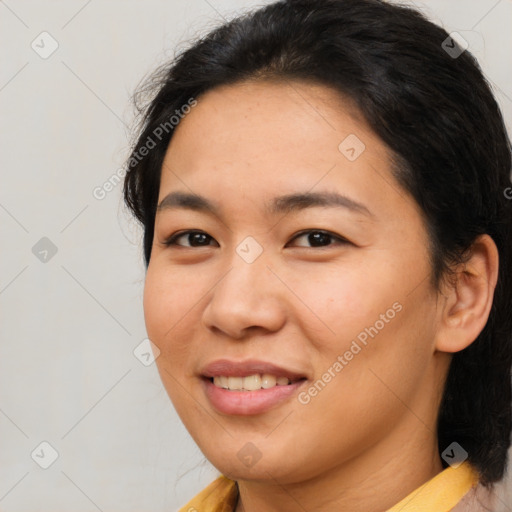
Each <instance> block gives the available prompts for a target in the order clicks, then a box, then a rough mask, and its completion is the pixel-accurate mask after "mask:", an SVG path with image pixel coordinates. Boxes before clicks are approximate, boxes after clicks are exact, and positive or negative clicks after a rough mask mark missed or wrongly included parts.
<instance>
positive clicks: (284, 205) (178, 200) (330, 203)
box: [157, 191, 375, 218]
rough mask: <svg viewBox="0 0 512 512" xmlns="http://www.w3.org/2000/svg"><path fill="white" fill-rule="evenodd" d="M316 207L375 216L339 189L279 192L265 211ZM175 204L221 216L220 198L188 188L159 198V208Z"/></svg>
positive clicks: (162, 209)
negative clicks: (209, 197) (217, 200)
mask: <svg viewBox="0 0 512 512" xmlns="http://www.w3.org/2000/svg"><path fill="white" fill-rule="evenodd" d="M315 207H324V208H332V207H337V208H344V209H347V210H350V211H353V212H356V213H362V214H364V215H367V216H368V217H372V218H373V217H375V215H374V214H373V213H372V212H371V211H370V210H369V209H368V208H367V207H366V206H365V205H363V204H361V203H358V202H357V201H354V200H353V199H350V198H349V197H347V196H344V195H341V194H339V193H337V192H327V191H326V192H297V193H293V194H287V195H283V196H278V197H275V198H273V199H272V200H271V201H270V203H267V204H266V208H265V211H266V212H267V213H268V214H270V215H277V214H281V213H285V214H287V213H290V212H294V211H300V210H305V209H306V208H315ZM174 208H184V209H187V210H194V211H197V212H204V213H210V214H213V215H215V216H219V217H220V216H221V207H220V204H219V203H218V202H216V201H213V200H211V199H207V198H206V197H203V196H201V195H199V194H192V193H188V192H180V191H175V192H170V193H169V194H167V195H166V196H165V197H164V198H163V199H162V201H160V204H159V205H158V206H157V212H162V211H164V210H169V209H174Z"/></svg>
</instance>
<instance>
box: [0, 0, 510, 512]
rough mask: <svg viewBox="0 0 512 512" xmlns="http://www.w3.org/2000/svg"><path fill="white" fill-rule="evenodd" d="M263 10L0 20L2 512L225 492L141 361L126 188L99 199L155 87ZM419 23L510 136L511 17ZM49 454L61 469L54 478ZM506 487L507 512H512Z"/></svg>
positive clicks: (138, 294) (437, 0)
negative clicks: (187, 53) (463, 67)
mask: <svg viewBox="0 0 512 512" xmlns="http://www.w3.org/2000/svg"><path fill="white" fill-rule="evenodd" d="M262 3H266V2H259V3H257V2H252V1H245V2H236V1H235V0H208V1H206V0H190V1H185V0H183V1H177V0H174V1H162V0H160V1H158V0H146V1H144V2H142V1H138V2H136V1H127V0H109V1H108V2H107V1H100V0H89V1H86V0H72V1H69V0H68V1H66V2H64V1H63V0H62V1H55V0H53V1H49V0H47V1H44V2H42V1H41V2H36V1H34V0H29V1H24V2H20V1H18V2H16V1H15V0H8V1H7V2H0V19H1V30H0V52H1V61H2V63H3V65H2V67H1V70H0V107H1V113H2V115H1V117H0V126H1V139H2V151H1V153H0V169H1V172H2V179H3V182H4V185H3V186H2V188H1V189H0V236H1V244H2V251H1V254H2V258H1V274H0V314H1V317H0V319H1V320H0V333H1V344H0V453H1V457H2V464H1V466H0V511H1V512H36V511H49V510H52V511H53V512H64V511H73V512H85V511H97V510H100V511H104V512H107V511H109V512H111V511H123V512H125V511H126V512H128V511H140V510H152V511H155V512H157V511H162V512H163V511H173V510H176V509H178V508H179V507H180V506H182V505H184V504H185V503H186V502H187V501H188V499H190V498H191V497H192V496H193V495H194V494H196V493H197V492H198V491H199V490H200V489H202V488H203V487H204V486H205V485H206V484H208V483H209V482H210V481H211V480H212V479H213V478H214V477H215V476H216V474H217V472H216V470H215V469H214V468H212V467H211V466H210V465H209V463H207V462H205V461H204V457H203V456H202V454H201V452H200V451H199V449H198V448H197V447H196V446H195V444H194V443H193V442H192V440H191V439H190V437H189V436H188V433H187V432H186V430H185V428H184V427H183V426H182V425H181V423H180V421H179V419H178V417H177V415H176V413H175V412H174V410H173V408H172V405H171V403H170V401H169V398H168V397H167V394H166V392H165V390H164V388H163V386H162V384H161V382H160V378H159V376H158V373H157V370H156V367H155V365H154V364H150V365H148V366H145V365H144V364H143V363H142V362H141V360H139V359H138V358H137V357H135V355H134V353H133V351H134V350H135V349H136V347H137V346H138V345H139V344H140V343H141V342H143V340H144V339H145V338H146V333H145V327H144V317H143V311H142V290H143V280H144V266H143V262H142V250H141V243H140V237H141V234H142V233H141V230H140V228H139V227H138V226H137V225H136V223H135V221H133V220H132V219H131V218H130V217H129V215H128V214H127V212H126V211H125V210H124V208H123V205H122V201H121V185H117V186H116V187H114V188H113V190H112V191H110V192H109V193H108V194H106V197H104V198H103V199H101V200H100V199H96V198H95V197H94V195H93V191H94V189H95V188H96V187H101V186H102V184H103V183H105V182H106V181H107V180H108V179H109V178H110V177H111V176H112V175H114V174H115V173H116V172H118V170H119V169H120V168H121V165H122V164H123V160H124V159H125V158H126V156H127V154H128V150H129V143H130V139H129V134H130V131H129V128H130V126H131V123H132V121H133V111H132V108H131V104H130V96H131V94H132V92H133V91H134V89H135V87H136V85H137V84H138V82H139V81H140V79H141V78H142V77H143V75H145V74H146V73H148V72H150V71H151V70H153V69H154V68H155V66H156V65H157V64H159V63H161V62H163V61H164V60H165V59H166V58H169V57H171V56H172V55H173V52H174V50H175V49H179V48H180V47H182V46H180V45H184V44H186V42H187V41H190V40H192V39H193V38H194V37H196V36H198V35H200V34H202V33H204V32H205V31H207V30H208V29H210V28H212V27H213V26H215V25H217V24H218V23H219V22H221V21H222V19H223V18H225V19H229V18H230V17H232V16H233V15H234V14H236V13H237V12H241V11H243V10H245V9H247V8H250V7H251V6H255V5H261V4H262ZM414 5H417V6H418V7H420V8H422V10H424V11H425V12H426V13H427V15H428V16H429V17H430V18H431V19H432V20H433V21H436V22H438V23H440V24H442V25H443V26H444V27H445V28H446V29H447V30H448V31H449V32H451V31H453V30H456V31H458V32H459V33H460V34H461V35H462V36H463V37H464V38H465V39H466V40H467V41H468V43H469V47H470V50H471V51H472V52H473V53H474V54H475V56H476V57H477V58H478V59H479V61H480V63H481V65H482V67H483V69H484V72H485V73H486V75H487V76H488V77H489V79H490V80H491V81H492V83H493V84H494V86H495V91H496V96H497V98H498V100H499V102H500V104H501V106H502V109H503V111H504V113H505V115H506V119H507V125H508V129H509V131H510V122H511V119H512V99H511V98H512V76H511V66H510V49H511V46H512V45H511V42H512V35H511V34H512V30H511V27H510V20H512V3H511V1H510V0H501V1H497V0H472V1H470V0H451V1H450V2H446V1H443V0H428V1H424V2H414ZM43 31H47V32H48V33H49V34H50V35H51V39H50V36H40V34H41V32H43ZM33 41H34V43H33V44H34V46H35V47H36V48H37V51H36V50H35V49H33V48H32V46H31V45H32V42H33ZM54 41H56V42H57V43H58V48H57V50H56V51H55V52H54V53H53V54H51V55H47V54H46V53H48V52H49V51H50V50H51V49H52V44H54V45H55V44H57V43H55V42H54ZM45 52H46V53H45ZM43 57H46V58H43ZM44 237H46V238H47V239H49V240H46V239H44V240H42V241H41V239H43V238H44ZM34 246H35V249H34ZM52 248H53V252H54V251H55V249H56V250H57V252H56V253H55V254H53V253H52ZM45 251H47V252H45ZM142 359H143V358H142ZM44 441H46V442H48V443H49V444H50V445H51V446H52V447H53V449H54V450H56V452H58V458H57V459H56V460H55V461H54V462H53V463H52V464H51V465H50V466H49V467H48V468H47V469H43V468H42V467H41V465H45V464H49V463H50V462H52V451H51V448H49V447H48V446H46V445H41V443H42V442H44ZM509 486H510V484H509ZM502 487H503V488H502V489H501V498H500V499H501V500H502V504H501V505H500V509H499V510H501V511H502V512H503V511H506V510H512V498H511V497H510V496H508V497H507V496H505V489H504V488H505V485H503V486H502Z"/></svg>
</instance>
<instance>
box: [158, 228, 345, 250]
mask: <svg viewBox="0 0 512 512" xmlns="http://www.w3.org/2000/svg"><path fill="white" fill-rule="evenodd" d="M306 235H307V241H308V242H309V243H310V244H312V247H326V246H329V245H332V243H329V242H330V241H332V240H333V239H334V240H336V241H338V243H341V244H348V243H350V242H349V241H348V240H345V239H344V238H342V237H340V236H338V235H335V234H333V233H329V232H328V231H323V230H319V229H309V230H306V231H302V232H301V233H298V234H297V235H295V236H294V237H293V238H292V240H291V241H292V242H293V241H294V240H297V239H300V238H303V237H306ZM184 237H187V238H185V240H187V242H188V243H189V244H190V245H183V244H179V243H177V241H178V240H179V239H180V238H184ZM211 240H213V238H212V237H211V236H210V235H208V234H207V233H205V232H204V231H199V230H187V231H181V232H178V233H175V234H174V235H172V236H170V237H169V238H168V239H166V240H164V242H163V243H164V245H167V246H172V245H176V246H179V247H208V246H209V245H211V244H210V243H209V242H210V241H211ZM217 245H218V244H217ZM300 247H307V246H304V245H302V246H300Z"/></svg>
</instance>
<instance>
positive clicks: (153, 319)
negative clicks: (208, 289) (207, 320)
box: [143, 263, 192, 366]
mask: <svg viewBox="0 0 512 512" xmlns="http://www.w3.org/2000/svg"><path fill="white" fill-rule="evenodd" d="M178 277H179V276H178V275H177V274H176V273H172V274H171V273H170V272H168V271H162V270H160V269H159V268H158V266H157V265H153V266H151V263H150V265H149V267H148V271H147V273H146V280H145V284H144V297H143V307H144V320H145V324H146V331H147V333H148V336H149V338H150V339H151V341H152V342H153V343H155V344H156V345H157V346H158V347H159V349H160V351H161V357H159V358H158V359H157V364H162V363H164V362H165V364H166V366H170V363H172V365H173V366H176V365H177V364H178V362H179V361H180V360H182V359H183V357H185V351H186V344H185V343H183V344H182V346H180V345H179V344H177V343H176V340H179V339H184V338H183V337H181V338H180V337H179V336H177V333H178V332H179V330H180V328H182V325H184V324H185V323H186V317H187V312H189V314H190V313H192V312H191V311H190V309H191V305H190V304H189V302H190V301H189V300H188V299H187V296H186V293H185V292H186V290H189V288H187V287H185V286H183V284H180V282H179V279H178ZM185 339H186V337H185ZM170 352H172V357H169V353H170Z"/></svg>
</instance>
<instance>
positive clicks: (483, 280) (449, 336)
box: [435, 235, 499, 352]
mask: <svg viewBox="0 0 512 512" xmlns="http://www.w3.org/2000/svg"><path fill="white" fill-rule="evenodd" d="M498 268H499V254H498V249H497V247H496V244H495V243H494V240H493V239H492V238H491V237H490V236H489V235H480V236H479V237H478V238H477V239H476V240H475V242H474V243H473V245H472V246H471V248H470V249H469V259H468V260H467V261H466V262H465V263H463V264H460V265H459V266H458V267H457V268H456V271H455V275H454V277H453V281H452V282H451V283H450V284H446V283H445V284H444V285H443V288H444V289H443V291H442V295H443V297H444V298H443V301H442V306H441V309H440V311H439V315H440V318H439V323H438V329H437V333H436V344H435V347H436V349H437V350H439V351H441V352H459V351H460V350H463V349H465V348H466V347H468V346H469V345H471V343H473V341H475V339H476V338H477V337H478V335H479V334H480V333H481V332H482V330H483V328H484V327H485V324H486V323H487V319H488V318H489V313H490V311H491V306H492V302H493V297H494V290H495V288H496V282H497V280H498Z"/></svg>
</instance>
